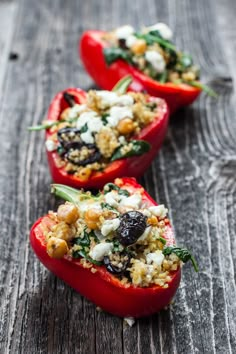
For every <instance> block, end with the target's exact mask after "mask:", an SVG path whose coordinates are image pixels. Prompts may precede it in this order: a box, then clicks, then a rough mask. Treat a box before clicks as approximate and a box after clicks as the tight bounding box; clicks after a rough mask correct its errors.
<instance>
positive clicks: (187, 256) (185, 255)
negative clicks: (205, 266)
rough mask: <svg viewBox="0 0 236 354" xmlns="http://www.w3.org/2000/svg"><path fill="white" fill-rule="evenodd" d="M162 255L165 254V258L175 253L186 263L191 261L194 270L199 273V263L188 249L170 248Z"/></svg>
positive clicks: (165, 249) (164, 250)
mask: <svg viewBox="0 0 236 354" xmlns="http://www.w3.org/2000/svg"><path fill="white" fill-rule="evenodd" d="M162 253H163V254H164V256H169V255H170V254H171V253H174V254H176V256H177V257H179V259H180V260H181V261H182V262H184V263H186V262H188V261H191V262H192V265H193V268H194V270H195V271H196V272H198V265H197V262H196V260H195V258H194V257H193V255H192V254H191V253H190V252H189V251H188V250H187V249H186V248H181V247H176V246H168V247H165V248H164V249H163V251H162Z"/></svg>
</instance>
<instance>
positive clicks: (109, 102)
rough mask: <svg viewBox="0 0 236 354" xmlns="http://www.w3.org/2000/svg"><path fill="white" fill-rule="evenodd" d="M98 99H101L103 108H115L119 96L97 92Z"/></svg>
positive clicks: (108, 92) (107, 92) (113, 93)
mask: <svg viewBox="0 0 236 354" xmlns="http://www.w3.org/2000/svg"><path fill="white" fill-rule="evenodd" d="M96 94H97V96H98V97H100V98H101V106H102V108H106V107H109V106H113V105H114V104H116V102H117V100H118V95H117V94H116V93H115V92H111V91H96Z"/></svg>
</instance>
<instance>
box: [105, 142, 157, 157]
mask: <svg viewBox="0 0 236 354" xmlns="http://www.w3.org/2000/svg"><path fill="white" fill-rule="evenodd" d="M130 144H131V145H132V147H131V149H130V150H129V151H127V152H126V153H125V154H124V153H122V150H123V146H121V147H119V148H118V149H116V151H115V153H114V154H113V156H112V158H111V161H115V160H118V159H124V158H126V157H132V156H138V155H142V154H145V153H146V152H148V151H149V150H150V149H151V145H150V144H149V143H148V142H147V141H145V140H132V141H131V142H130Z"/></svg>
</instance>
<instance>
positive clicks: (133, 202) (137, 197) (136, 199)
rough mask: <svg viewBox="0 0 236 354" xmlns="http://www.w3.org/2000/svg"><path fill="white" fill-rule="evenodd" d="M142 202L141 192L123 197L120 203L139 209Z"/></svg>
mask: <svg viewBox="0 0 236 354" xmlns="http://www.w3.org/2000/svg"><path fill="white" fill-rule="evenodd" d="M141 202H142V196H141V194H140V193H135V194H133V195H131V196H130V197H122V199H121V202H120V205H121V206H125V207H131V208H133V209H139V207H140V205H141Z"/></svg>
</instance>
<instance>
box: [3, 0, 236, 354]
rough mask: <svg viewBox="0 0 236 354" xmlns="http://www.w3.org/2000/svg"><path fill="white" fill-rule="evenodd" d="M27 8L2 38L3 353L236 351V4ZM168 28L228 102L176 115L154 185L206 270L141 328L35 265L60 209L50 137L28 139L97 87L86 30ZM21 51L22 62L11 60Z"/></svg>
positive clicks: (184, 1)
mask: <svg viewBox="0 0 236 354" xmlns="http://www.w3.org/2000/svg"><path fill="white" fill-rule="evenodd" d="M18 6H19V11H18V12H17V15H16V8H17V6H16V5H15V4H14V2H13V3H4V2H3V3H2V2H0V29H1V28H3V26H4V28H6V31H7V32H6V33H7V34H6V35H2V31H1V30H0V49H1V52H0V93H1V87H4V91H2V93H1V95H2V97H1V109H0V124H1V130H0V143H1V151H4V154H5V155H4V158H2V159H1V160H0V188H1V202H2V203H1V206H0V208H1V214H0V215H1V216H0V217H1V219H0V220H1V233H2V239H3V242H2V243H1V245H0V254H1V256H0V279H1V287H0V297H1V303H0V309H1V310H0V311H1V318H0V333H1V336H0V352H1V353H2V352H3V353H24V354H25V353H26V354H27V353H30V354H31V353H32V354H33V353H101V352H108V353H145V354H146V353H164V354H166V353H186V354H189V353H197V352H198V353H199V352H200V353H234V352H236V328H235V317H236V306H235V303H236V289H235V271H236V238H235V229H236V228H235V226H236V225H235V212H236V210H235V205H236V203H235V199H236V193H235V170H236V159H235V155H236V154H235V153H236V149H235V146H236V144H235V136H236V134H235V133H236V121H235V119H233V117H235V108H234V106H233V105H230V100H231V98H232V94H233V93H232V78H235V77H236V74H235V72H236V71H235V66H234V61H235V54H234V53H235V51H234V50H233V48H234V45H232V46H231V43H232V42H233V40H234V39H235V33H236V31H235V30H236V25H235V24H234V21H233V9H234V8H235V3H234V1H232V0H227V1H226V2H224V5H222V4H221V2H219V1H218V0H217V1H216V2H215V1H213V0H211V1H208V2H205V1H204V0H199V1H197V2H196V1H193V0H191V1H190V0H181V1H178V2H173V1H171V0H169V1H164V0H160V1H158V2H157V1H154V0H147V1H146V2H142V1H136V2H135V3H134V2H133V3H128V2H126V1H124V0H121V1H119V2H115V1H113V2H110V1H106V0H102V1H100V2H97V1H96V0H92V1H90V2H88V1H75V0H74V1H73V0H71V1H70V2H69V3H67V2H64V1H62V0H56V1H54V2H51V1H49V0H42V1H41V2H37V1H30V0H20V1H19V4H18ZM7 7H8V9H9V12H8V11H7ZM3 8H5V10H4V11H5V12H4V13H3V12H1V9H3ZM220 15H222V16H221V17H220ZM15 16H16V17H15ZM1 18H3V20H2V21H1ZM14 18H15V19H16V20H15V22H14ZM157 19H158V20H161V21H163V22H167V23H169V24H170V25H171V27H172V28H173V30H174V31H175V33H176V41H177V44H178V45H179V46H180V47H182V48H185V49H186V50H187V51H189V52H190V53H193V55H194V58H195V60H196V62H199V63H200V65H201V67H202V72H203V81H209V82H212V85H213V86H214V88H215V89H216V90H217V91H218V92H219V98H218V99H217V100H214V99H212V98H209V97H206V96H205V95H202V96H201V97H200V99H199V100H198V101H197V102H196V103H195V104H194V106H193V107H191V108H188V109H185V110H182V111H180V112H178V113H176V114H175V115H174V116H173V117H172V120H171V122H170V127H169V132H168V136H167V139H166V141H165V144H164V146H163V148H162V151H161V152H160V154H159V155H158V156H157V158H156V160H155V162H154V163H153V165H152V167H151V168H150V169H149V170H148V171H147V173H146V174H145V176H144V177H143V178H142V182H143V183H144V185H146V187H147V189H148V190H149V191H150V193H151V195H152V196H154V197H156V198H157V200H159V201H161V202H163V203H166V204H167V205H168V207H169V211H170V217H171V219H172V221H173V226H174V229H175V232H176V236H177V240H178V243H179V244H183V245H186V246H188V247H189V248H190V249H192V250H193V252H194V253H195V254H196V256H197V260H198V262H199V265H200V272H199V273H198V274H194V272H193V271H192V269H191V267H190V266H186V267H185V268H184V271H183V277H182V283H181V287H180V289H179V291H178V293H177V296H176V300H175V302H174V304H173V305H171V307H170V309H168V310H166V311H162V312H161V313H160V314H157V315H155V316H153V317H151V318H147V319H140V320H138V321H137V324H136V326H135V327H133V328H129V327H127V326H126V325H124V324H123V320H122V319H119V318H115V317H114V316H111V315H108V314H105V313H99V312H97V311H96V309H95V306H94V305H93V304H91V303H90V302H89V301H87V300H86V299H83V298H81V297H80V296H79V295H78V294H76V293H75V292H74V291H73V290H71V289H70V288H69V287H67V286H66V285H65V284H64V283H63V282H61V281H60V280H57V279H56V278H55V277H54V276H53V275H52V274H49V273H48V272H47V271H46V270H45V269H43V267H42V266H41V265H40V264H39V262H38V261H37V259H36V258H35V257H34V255H33V253H32V251H31V249H30V246H29V242H28V232H29V228H30V225H31V224H32V223H33V222H34V220H36V219H37V218H38V217H39V216H41V215H43V214H44V213H45V212H47V210H48V209H54V208H55V205H56V201H55V199H54V198H53V197H52V196H50V195H49V184H50V181H51V180H50V176H49V174H48V168H47V163H46V158H45V153H44V149H43V140H44V137H43V134H34V133H31V134H29V133H28V132H27V130H26V129H27V126H29V125H32V124H35V123H37V122H40V121H41V120H42V117H43V116H44V113H45V111H46V109H47V107H48V104H49V102H50V100H51V98H52V97H53V95H54V94H55V93H56V92H57V91H58V90H60V89H63V88H65V87H68V86H73V85H74V86H82V87H83V88H87V87H89V86H90V85H91V84H92V81H91V80H90V78H89V77H88V76H87V75H86V73H85V72H84V71H83V67H82V64H81V62H80V61H79V60H78V59H77V46H76V44H77V41H78V38H79V36H80V34H81V33H82V31H83V30H86V29H89V28H103V29H109V28H112V27H115V26H117V25H120V24H125V23H131V24H133V25H135V26H137V27H138V26H141V25H143V24H149V23H150V24H151V23H155V22H156V21H157ZM13 22H14V25H15V32H14V36H13V40H12V34H13V28H14V26H13ZM5 23H9V25H7V26H6V25H5ZM228 23H230V25H231V26H228ZM2 38H3V39H4V42H3V40H2ZM219 38H221V41H220V40H219ZM222 38H223V40H222ZM2 43H4V45H3V44H2ZM2 48H3V49H2ZM10 51H14V52H16V53H18V54H19V58H18V60H16V61H14V62H13V61H12V62H11V61H10V62H8V61H7V59H8V55H9V52H10ZM222 53H223V55H222ZM227 63H228V64H229V66H228V65H227ZM1 78H2V79H1ZM1 82H2V83H1ZM6 180H7V183H6Z"/></svg>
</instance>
